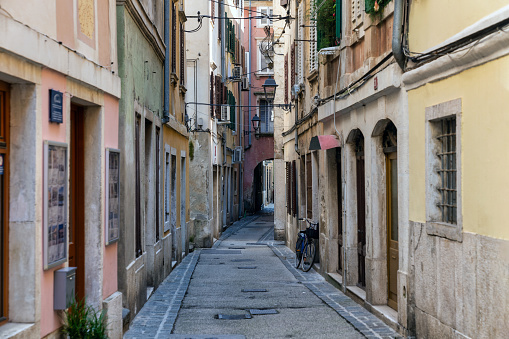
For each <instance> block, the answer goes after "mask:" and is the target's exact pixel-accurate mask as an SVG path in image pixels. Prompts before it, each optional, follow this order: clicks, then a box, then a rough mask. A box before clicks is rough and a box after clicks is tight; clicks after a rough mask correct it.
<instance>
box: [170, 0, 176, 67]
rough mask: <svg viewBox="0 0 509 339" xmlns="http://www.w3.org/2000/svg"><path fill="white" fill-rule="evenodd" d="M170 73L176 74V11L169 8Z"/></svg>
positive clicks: (174, 8) (173, 6)
mask: <svg viewBox="0 0 509 339" xmlns="http://www.w3.org/2000/svg"><path fill="white" fill-rule="evenodd" d="M171 8H172V11H171V71H172V72H173V73H177V9H176V7H175V4H173V5H172V6H171Z"/></svg>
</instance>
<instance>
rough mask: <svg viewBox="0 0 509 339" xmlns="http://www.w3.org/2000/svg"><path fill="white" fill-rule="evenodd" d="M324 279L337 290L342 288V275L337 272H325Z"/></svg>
mask: <svg viewBox="0 0 509 339" xmlns="http://www.w3.org/2000/svg"><path fill="white" fill-rule="evenodd" d="M325 278H326V280H327V281H328V282H329V283H331V285H333V286H334V287H336V288H337V289H339V290H341V291H342V290H343V276H342V275H341V274H339V273H327V276H326V277H325Z"/></svg>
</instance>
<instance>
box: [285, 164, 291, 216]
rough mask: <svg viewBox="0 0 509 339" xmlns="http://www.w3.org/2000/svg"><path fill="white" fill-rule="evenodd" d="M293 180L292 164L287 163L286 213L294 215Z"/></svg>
mask: <svg viewBox="0 0 509 339" xmlns="http://www.w3.org/2000/svg"><path fill="white" fill-rule="evenodd" d="M291 187H292V186H291V180H290V163H289V162H286V213H287V214H291V213H292V210H291V208H292V201H291V200H290V199H291V194H290V193H291Z"/></svg>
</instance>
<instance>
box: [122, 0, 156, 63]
mask: <svg viewBox="0 0 509 339" xmlns="http://www.w3.org/2000/svg"><path fill="white" fill-rule="evenodd" d="M117 6H124V7H125V8H126V10H127V12H128V13H129V14H130V15H131V17H132V18H133V20H134V22H135V23H136V25H137V26H138V28H139V29H140V31H141V33H142V34H143V36H144V37H145V38H146V39H147V41H148V43H149V44H150V46H151V47H152V48H153V49H154V52H155V53H156V54H157V57H158V58H159V59H160V60H161V61H164V56H165V53H164V52H165V48H166V46H165V45H164V41H163V38H162V37H161V35H160V34H159V31H158V30H157V28H156V26H155V25H154V24H153V22H152V21H151V20H150V18H149V16H148V14H147V12H146V11H145V8H144V7H143V5H142V4H141V3H140V1H139V0H117Z"/></svg>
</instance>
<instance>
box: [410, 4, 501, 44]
mask: <svg viewBox="0 0 509 339" xmlns="http://www.w3.org/2000/svg"><path fill="white" fill-rule="evenodd" d="M507 5H508V2H507V0H485V1H479V0H465V1H460V0H414V1H412V3H411V5H410V21H409V24H410V26H409V32H408V33H409V42H410V50H411V51H412V52H423V51H425V50H427V49H429V48H432V47H433V46H436V45H438V44H439V43H441V42H443V41H445V40H446V39H448V38H450V37H451V36H453V35H455V34H457V33H459V32H461V31H462V30H463V29H465V28H467V27H468V26H470V25H472V24H474V23H475V22H477V21H479V20H480V19H482V18H483V17H485V16H487V15H489V14H490V13H493V12H494V11H496V10H498V9H500V8H502V7H504V6H507ZM430 18H432V21H430Z"/></svg>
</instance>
